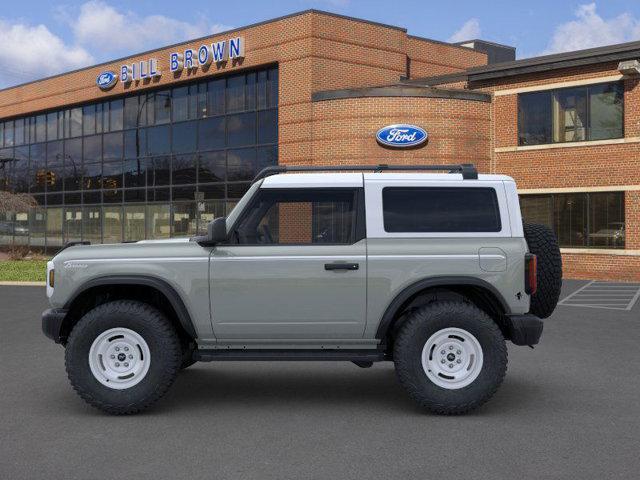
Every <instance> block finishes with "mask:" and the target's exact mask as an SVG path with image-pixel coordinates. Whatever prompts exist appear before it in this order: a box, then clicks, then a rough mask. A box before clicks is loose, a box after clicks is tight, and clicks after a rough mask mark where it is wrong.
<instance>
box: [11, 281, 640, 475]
mask: <svg viewBox="0 0 640 480" xmlns="http://www.w3.org/2000/svg"><path fill="white" fill-rule="evenodd" d="M586 283H587V282H577V281H568V282H565V287H564V290H565V291H564V292H563V295H564V296H567V295H569V294H570V293H572V292H573V291H575V290H577V289H578V288H581V287H582V286H584V285H585V284H586ZM45 308H47V302H46V299H45V296H44V288H42V287H0V329H1V330H0V365H1V366H0V478H2V479H5V478H6V479H39V478H46V479H57V478H61V479H76V478H77V479H83V480H87V479H94V478H95V479H133V478H135V479H136V480H140V479H147V478H149V479H165V478H169V479H183V478H184V479H200V478H209V479H211V478H215V479H234V480H235V479H244V478H251V479H253V478H255V479H260V480H266V479H316V478H317V479H327V478H335V479H381V478H385V479H401V478H402V479H413V478H416V479H417V478H420V479H425V478H428V479H459V478H468V479H473V480H478V479H491V480H495V479H503V478H504V479H517V480H525V479H574V478H575V479H581V480H584V479H598V480H602V479H613V478H624V479H630V478H639V477H640V455H638V452H640V348H638V345H639V344H640V304H637V305H635V307H633V308H632V309H631V310H629V311H627V310H605V309H596V308H588V307H586V308H585V307H576V306H559V307H558V309H557V310H556V313H555V314H554V315H553V316H552V317H551V318H550V319H548V320H547V321H546V323H545V332H544V334H543V338H542V343H541V345H539V346H538V347H536V348H535V350H531V349H529V348H527V347H514V346H512V345H510V346H509V370H508V373H507V378H506V380H505V382H504V384H503V385H502V387H501V388H500V390H499V391H498V393H497V394H496V395H495V397H494V398H493V399H492V400H491V401H490V402H489V403H488V404H487V405H485V406H484V407H483V408H481V409H480V410H478V411H476V412H475V413H473V414H471V415H467V416H462V417H439V416H434V415H430V414H425V413H423V412H421V411H420V410H418V409H417V408H416V407H415V406H414V404H413V403H412V401H411V400H410V399H409V398H408V397H407V395H406V394H405V392H404V391H403V389H402V388H401V387H400V385H399V384H398V382H397V380H396V377H395V373H394V371H393V365H392V364H391V363H378V364H375V365H374V366H373V367H372V368H370V369H360V368H358V367H356V366H355V365H353V364H350V363H338V362H335V363H334V362H322V363H313V362H308V363H303V362H300V363H288V362H264V363H252V362H229V363H227V362H221V363H209V364H197V365H195V366H193V367H191V368H189V369H188V370H186V371H184V372H183V373H181V374H180V376H179V378H178V379H177V381H176V383H175V384H174V386H173V387H172V389H171V391H170V392H169V393H168V394H167V396H166V397H165V398H164V399H162V400H161V401H160V402H159V403H158V404H157V405H156V407H155V408H154V409H153V410H151V411H149V412H147V413H144V414H142V415H137V416H130V417H113V416H108V415H106V414H103V413H101V412H99V411H97V410H95V409H93V408H91V407H89V406H88V405H86V404H85V403H84V402H83V401H82V400H81V399H80V398H79V397H78V396H76V394H75V393H74V392H73V390H72V389H71V387H70V386H69V383H68V381H67V378H66V374H65V371H64V351H63V349H62V347H60V346H58V345H55V344H53V343H52V342H51V341H49V340H48V339H46V338H45V337H44V336H43V335H42V333H41V331H40V313H41V311H42V310H44V309H45Z"/></svg>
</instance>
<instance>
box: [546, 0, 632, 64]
mask: <svg viewBox="0 0 640 480" xmlns="http://www.w3.org/2000/svg"><path fill="white" fill-rule="evenodd" d="M575 16H576V19H575V20H571V21H570V22H566V23H563V24H561V25H558V26H557V27H556V29H555V32H554V33H553V36H552V37H551V40H550V42H549V44H548V46H547V48H546V50H545V51H544V52H542V54H543V55H544V54H550V53H558V52H568V51H572V50H582V49H584V48H591V47H599V46H602V45H611V44H614V43H624V42H630V41H633V40H638V39H640V20H639V19H637V18H635V17H634V16H633V15H631V14H629V13H623V14H621V15H618V16H617V17H613V18H609V19H605V18H602V17H601V16H600V15H598V12H597V11H596V4H595V2H594V3H588V4H584V5H580V6H579V7H578V9H577V10H576V12H575Z"/></svg>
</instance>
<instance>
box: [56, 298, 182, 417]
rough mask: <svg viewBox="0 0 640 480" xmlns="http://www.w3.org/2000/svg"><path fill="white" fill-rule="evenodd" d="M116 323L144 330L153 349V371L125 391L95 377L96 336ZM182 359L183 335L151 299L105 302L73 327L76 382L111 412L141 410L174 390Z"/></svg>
mask: <svg viewBox="0 0 640 480" xmlns="http://www.w3.org/2000/svg"><path fill="white" fill-rule="evenodd" d="M111 328H127V329H130V330H133V331H134V332H136V333H137V334H138V335H140V336H141V337H142V338H143V339H144V340H145V342H146V343H147V345H148V347H149V350H150V355H151V358H150V360H151V361H150V363H149V370H148V372H147V374H146V375H145V376H144V378H143V379H142V380H141V381H140V382H139V383H138V384H136V385H134V386H132V387H130V388H127V389H122V390H116V389H112V388H109V387H106V386H105V385H103V384H102V383H100V382H99V381H98V380H97V379H96V377H94V375H93V373H92V372H91V368H90V366H89V361H88V359H89V350H90V348H91V345H92V343H93V342H94V340H95V339H96V338H97V337H98V336H99V335H101V334H102V333H103V332H105V331H106V330H109V329H111ZM181 361H182V351H181V348H180V340H179V338H178V335H177V334H176V331H175V329H174V327H173V325H172V324H171V322H170V321H169V320H168V319H167V318H166V317H165V316H164V314H163V313H162V312H160V311H159V310H157V309H156V308H154V307H152V306H151V305H148V304H146V303H142V302H137V301H132V300H119V301H113V302H109V303H105V304H102V305H99V306H98V307H96V308H94V309H93V310H91V311H89V312H88V313H87V314H85V315H84V316H83V317H82V318H81V319H80V320H79V321H78V323H77V324H76V325H75V326H74V327H73V330H72V331H71V334H70V335H69V340H68V342H67V345H66V351H65V366H66V370H67V375H68V377H69V380H70V381H71V385H72V386H73V388H74V389H75V391H76V392H77V393H78V395H80V397H81V398H82V399H83V400H85V401H86V402H87V403H89V404H90V405H92V406H94V407H96V408H98V409H100V410H102V411H104V412H107V413H110V414H116V415H126V414H133V413H138V412H141V411H143V410H145V409H147V408H149V407H150V406H151V405H153V404H154V403H155V402H156V401H157V400H158V399H160V398H161V397H162V396H163V395H164V394H165V393H166V392H167V390H168V389H169V387H170V386H171V384H172V383H173V381H174V380H175V378H176V375H177V374H178V370H179V368H180V364H181Z"/></svg>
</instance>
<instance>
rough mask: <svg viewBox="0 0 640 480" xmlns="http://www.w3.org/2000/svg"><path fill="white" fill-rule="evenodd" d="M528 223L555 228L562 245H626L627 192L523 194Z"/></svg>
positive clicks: (575, 246)
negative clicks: (625, 200)
mask: <svg viewBox="0 0 640 480" xmlns="http://www.w3.org/2000/svg"><path fill="white" fill-rule="evenodd" d="M520 206H521V210H522V216H523V218H524V220H525V221H526V222H531V223H542V224H545V225H547V226H549V227H551V228H552V229H553V230H554V231H555V232H556V235H557V237H558V242H559V243H560V246H561V247H574V248H624V247H625V212H624V192H603V193H563V194H552V195H522V196H521V197H520Z"/></svg>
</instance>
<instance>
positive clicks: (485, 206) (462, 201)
mask: <svg viewBox="0 0 640 480" xmlns="http://www.w3.org/2000/svg"><path fill="white" fill-rule="evenodd" d="M382 211H383V218H384V229H385V231H386V232H389V233H391V232H396V233H399V232H403V233H413V232H415V233H428V232H451V233H456V232H458V233H459V232H499V231H501V230H502V225H501V223H500V210H499V207H498V197H497V195H496V191H495V189H493V188H483V187H473V188H469V187H467V188H462V187H385V188H384V189H383V190H382Z"/></svg>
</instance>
